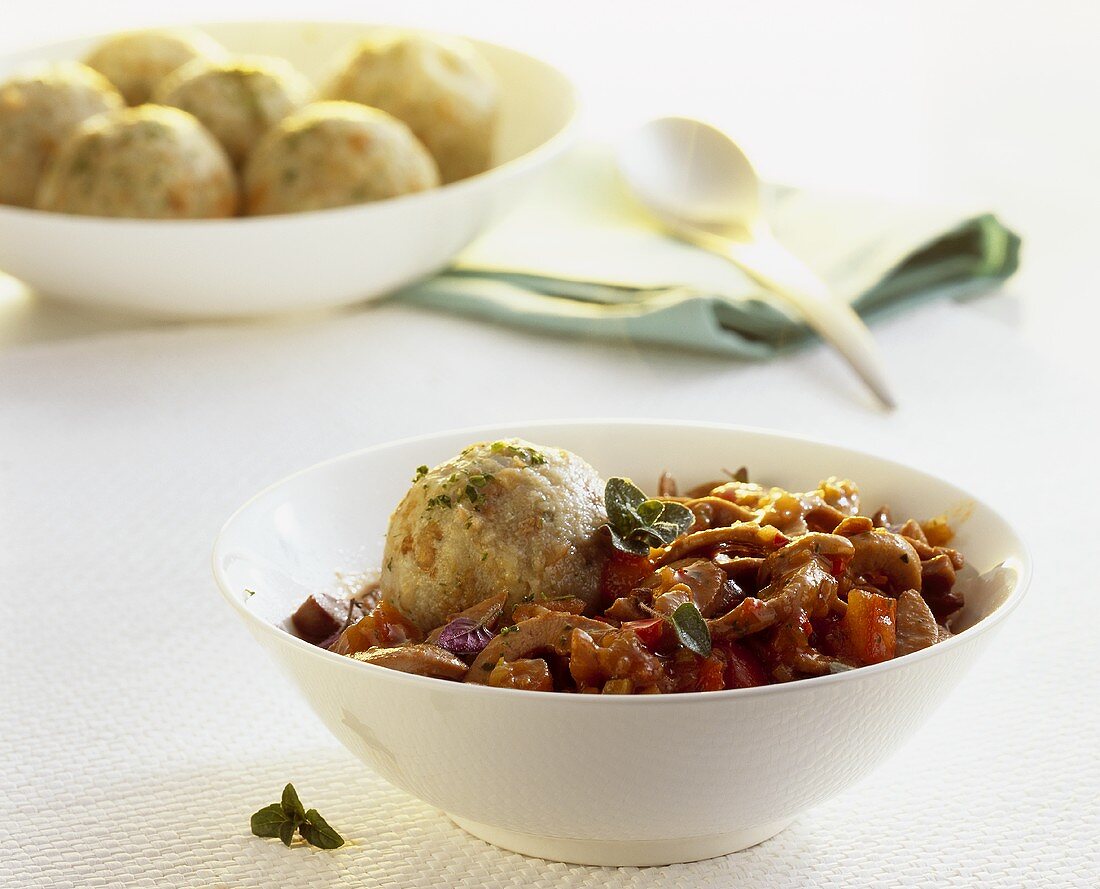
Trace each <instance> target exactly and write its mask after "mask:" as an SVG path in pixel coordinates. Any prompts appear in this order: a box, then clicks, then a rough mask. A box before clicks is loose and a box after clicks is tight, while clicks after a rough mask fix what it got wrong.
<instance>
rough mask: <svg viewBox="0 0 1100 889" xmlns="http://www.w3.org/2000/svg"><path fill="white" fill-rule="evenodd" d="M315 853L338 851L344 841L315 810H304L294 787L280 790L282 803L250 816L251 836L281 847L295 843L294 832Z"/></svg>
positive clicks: (264, 808)
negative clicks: (274, 841) (274, 839)
mask: <svg viewBox="0 0 1100 889" xmlns="http://www.w3.org/2000/svg"><path fill="white" fill-rule="evenodd" d="M295 831H297V832H298V834H299V835H300V836H301V837H302V839H303V840H305V841H306V842H307V843H309V844H310V845H311V846H316V847H317V848H318V849H338V848H339V847H340V846H342V845H344V838H343V837H342V836H340V834H338V833H337V832H336V831H335V830H333V829H332V828H331V827H329V824H328V822H327V821H325V819H324V818H322V817H321V815H320V813H319V812H318V811H317V810H316V809H308V810H307V809H305V808H303V807H302V801H301V800H300V799H298V791H296V790H295V789H294V785H293V784H288V785H287V786H286V787H284V788H283V798H282V801H281V802H277V803H272V804H271V805H270V806H264V807H263V808H262V809H260V811H258V812H256V813H255V814H254V815H253V816H252V832H253V833H254V834H255V835H256V836H258V837H278V838H279V839H280V840H282V841H283V845H284V846H289V845H290V843H291V841H292V840H293V839H294V832H295Z"/></svg>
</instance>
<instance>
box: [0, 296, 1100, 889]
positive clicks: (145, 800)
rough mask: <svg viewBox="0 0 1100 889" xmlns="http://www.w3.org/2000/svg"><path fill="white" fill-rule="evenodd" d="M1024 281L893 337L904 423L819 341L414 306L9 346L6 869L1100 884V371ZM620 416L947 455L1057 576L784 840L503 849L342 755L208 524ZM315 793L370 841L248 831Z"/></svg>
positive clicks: (429, 881)
mask: <svg viewBox="0 0 1100 889" xmlns="http://www.w3.org/2000/svg"><path fill="white" fill-rule="evenodd" d="M996 299H999V300H1001V301H1002V302H1001V303H997V302H995V301H992V300H990V301H985V302H983V303H977V304H972V305H969V306H958V305H953V304H944V305H936V306H928V307H925V308H922V309H920V310H918V311H917V312H916V313H914V314H912V315H910V316H906V317H904V318H900V319H895V320H893V321H890V322H887V323H884V324H883V325H880V326H878V327H877V328H876V334H877V336H878V337H879V339H880V342H881V343H882V346H883V348H884V351H885V353H886V354H887V356H888V359H889V364H890V369H891V375H892V377H893V379H894V380H895V381H896V385H897V395H898V397H899V401H900V403H901V405H902V408H901V410H900V411H899V412H898V413H897V414H895V415H894V416H890V417H887V416H885V415H882V414H879V413H876V412H875V411H874V410H872V409H871V408H870V407H869V406H868V405H867V403H866V402H865V401H864V395H863V393H862V392H861V391H860V390H859V389H858V387H857V385H856V383H854V382H853V381H852V380H851V378H850V377H849V376H848V374H847V373H846V372H845V371H844V370H843V368H842V367H841V366H840V365H839V363H838V361H837V360H836V359H835V358H834V357H833V356H832V355H831V354H829V353H828V352H827V351H825V350H824V349H821V348H815V349H812V350H810V351H807V352H804V353H802V354H800V355H797V356H795V357H793V358H789V359H786V360H784V361H781V362H777V363H773V364H769V365H760V366H757V365H745V364H738V363H736V362H730V361H725V360H720V359H712V358H704V357H698V356H687V355H681V354H667V355H666V354H654V353H653V352H652V351H650V350H647V352H646V353H645V354H641V353H639V352H638V351H637V350H636V349H634V348H632V347H630V346H629V345H625V344H624V345H615V344H610V345H609V344H596V343H583V342H568V341H564V340H557V339H550V338H537V337H534V336H530V335H526V334H523V333H517V332H513V331H504V330H501V329H497V328H493V327H485V326H479V325H477V324H475V323H473V322H469V321H463V320H459V319H454V318H449V317H441V316H435V315H431V314H427V313H424V312H420V311H416V310H413V309H408V308H402V307H400V306H396V305H384V306H381V307H378V308H375V309H371V310H364V311H361V312H357V313H349V314H345V315H341V316H335V317H330V318H323V319H316V320H312V321H306V322H299V323H296V324H271V325H256V326H246V325H240V326H235V325H227V326H208V327H203V326H198V327H192V328H173V327H167V328H160V329H156V330H151V331H144V332H129V333H123V334H108V335H100V336H95V335H93V336H89V337H86V338H84V339H73V340H70V341H65V342H56V343H49V344H44V345H30V346H22V347H18V348H13V349H11V350H9V351H8V352H6V353H4V354H0V575H2V589H0V605H2V609H0V726H2V728H0V732H2V738H0V741H2V743H0V810H2V811H3V813H4V814H3V817H2V818H0V886H3V887H4V889H7V887H68V886H94V887H115V886H140V887H162V886H165V887H198V886H202V887H251V886H256V887H259V886H281V887H315V886H329V887H352V886H365V887H381V886H387V887H441V886H461V887H475V886H477V887H480V886H489V887H496V886H516V887H518V886H528V885H530V886H545V887H549V886H555V887H557V886H575V887H579V886H619V887H626V886H629V887H648V886H677V887H688V886H691V887H696V886H733V885H737V886H742V885H743V886H775V887H804V886H809V885H815V886H827V887H841V886H845V887H847V886H859V885H876V886H912V887H931V886H960V887H961V886H975V885H979V883H980V884H981V885H983V886H992V887H1003V889H1010V887H1011V889H1017V887H1022V886H1047V885H1049V886H1082V887H1085V886H1089V887H1095V886H1097V885H1100V802H1098V792H1100V765H1098V763H1100V760H1098V758H1097V745H1098V743H1100V708H1098V706H1097V705H1098V701H1100V695H1098V692H1100V679H1098V676H1100V673H1098V671H1097V670H1096V669H1095V666H1094V664H1095V648H1096V646H1095V621H1096V613H1097V605H1096V603H1097V584H1096V580H1095V569H1094V560H1095V545H1094V543H1091V541H1092V540H1093V539H1094V532H1093V531H1092V528H1093V527H1094V525H1095V504H1096V502H1097V501H1096V496H1095V495H1096V493H1097V490H1096V485H1095V478H1094V477H1092V478H1086V479H1085V484H1087V485H1089V486H1090V488H1091V490H1089V491H1087V492H1083V491H1082V490H1081V488H1080V485H1081V484H1082V477H1081V469H1082V468H1083V467H1085V466H1086V465H1093V464H1092V460H1093V454H1094V448H1095V433H1096V425H1097V424H1096V419H1095V409H1096V398H1095V390H1094V388H1092V387H1091V386H1089V385H1088V381H1085V380H1080V379H1075V378H1074V376H1073V374H1071V373H1069V372H1068V371H1067V369H1066V368H1063V367H1060V366H1058V365H1056V364H1052V363H1050V362H1049V361H1048V360H1047V359H1046V358H1044V357H1043V356H1041V355H1037V354H1034V353H1030V352H1029V351H1028V349H1027V348H1026V347H1025V346H1023V345H1021V341H1020V339H1019V338H1018V337H1016V336H1014V335H1013V333H1012V331H1011V329H1010V328H1009V326H1007V325H1006V323H1005V322H1002V321H1001V320H998V319H997V317H996V312H995V311H994V309H995V308H996V307H997V306H998V305H1000V306H1002V307H1003V306H1004V305H1009V304H1010V303H1008V302H1007V301H1008V300H1009V299H1010V298H1009V297H998V298H996ZM1093 382H1094V381H1093ZM609 415H610V416H616V415H617V416H653V417H681V418H687V419H707V420H722V421H730V422H745V423H751V424H755V425H762V426H772V427H777V428H780V429H785V430H790V431H795V432H802V433H808V434H812V435H815V436H820V437H824V438H829V439H833V440H836V441H839V442H842V443H845V444H850V445H855V446H859V447H863V448H866V449H870V450H873V451H876V452H880V453H885V454H890V455H892V456H894V457H897V458H898V459H901V460H906V461H911V462H913V463H915V464H917V465H919V466H921V467H924V468H927V469H929V470H931V471H934V472H938V473H942V474H944V475H946V476H947V477H949V478H951V479H954V480H956V481H958V482H961V483H962V484H964V485H965V486H967V487H970V488H972V489H973V490H974V491H975V492H976V493H978V494H979V495H981V496H983V497H985V498H987V499H988V500H990V501H991V502H992V503H993V504H994V505H995V506H998V507H1000V508H1002V509H1004V511H1005V512H1007V513H1008V515H1009V516H1010V517H1011V518H1013V519H1014V520H1015V521H1016V522H1018V523H1020V524H1021V526H1022V527H1023V530H1024V533H1025V535H1026V536H1027V538H1028V540H1029V541H1030V544H1031V546H1032V547H1033V549H1034V554H1035V557H1036V561H1037V571H1036V575H1035V583H1034V587H1033V590H1032V593H1031V596H1030V598H1029V599H1028V600H1027V601H1026V602H1025V603H1024V605H1023V606H1022V607H1021V609H1020V610H1019V611H1018V612H1017V614H1016V615H1015V616H1014V618H1013V619H1012V620H1011V621H1010V622H1009V623H1008V625H1007V626H1006V628H1005V630H1004V632H1003V634H1002V635H1001V636H1000V637H999V638H998V639H997V640H996V644H995V645H994V646H993V649H992V651H991V653H990V655H989V656H988V657H986V658H985V659H984V660H983V661H982V662H981V663H980V664H979V666H978V667H977V668H976V669H975V670H974V671H973V672H972V673H971V674H970V675H969V676H968V677H967V678H966V680H965V681H964V682H963V684H962V685H961V686H960V688H959V689H958V690H957V692H956V693H955V694H954V695H953V696H952V698H951V699H950V701H949V702H948V703H947V704H946V705H945V706H944V707H943V708H942V709H941V710H940V711H939V712H938V713H936V715H935V716H934V718H933V719H932V721H931V722H930V723H929V724H928V726H927V727H926V728H925V729H924V730H922V731H921V733H920V734H919V735H918V736H917V737H915V738H914V739H913V740H912V741H911V742H910V743H908V744H907V745H906V746H905V747H904V749H903V750H902V751H901V752H900V753H898V754H897V756H895V757H894V758H893V759H892V760H891V761H890V762H889V763H888V764H887V765H885V766H884V767H882V768H881V769H879V770H878V771H877V772H876V773H875V774H874V775H873V776H872V777H870V778H868V779H867V780H865V781H863V782H862V783H861V784H860V785H858V786H857V787H855V788H853V789H852V790H851V791H849V792H848V793H845V794H844V795H843V796H841V797H838V798H837V799H835V800H833V801H831V802H829V803H827V804H825V805H822V806H820V807H818V808H816V809H814V810H813V811H810V812H808V813H806V814H805V815H804V816H803V817H801V818H800V819H799V820H798V821H797V822H796V823H795V824H794V825H793V826H792V827H790V828H789V829H788V830H786V831H785V832H783V833H782V834H780V835H779V836H777V837H776V838H774V839H772V840H769V841H768V842H766V843H764V844H762V845H761V846H759V847H757V848H754V849H751V850H749V851H746V852H743V853H739V854H735V855H732V856H728V857H726V858H721V859H717V860H713V861H707V862H700V863H696V864H688V865H679V866H672V867H668V868H663V869H622V870H610V869H596V868H585V867H577V866H569V865H562V864H550V863H547V862H543V861H538V860H533V859H527V858H523V857H521V856H518V855H514V854H511V853H507V852H503V851H499V850H497V849H494V848H492V847H490V846H487V845H485V844H484V843H482V842H480V841H478V840H475V839H472V838H471V837H469V836H467V835H465V834H464V833H463V832H462V831H460V830H459V829H458V828H456V827H454V826H453V825H452V824H451V823H450V822H449V821H447V820H446V819H445V818H444V817H443V816H441V815H440V814H439V813H437V812H436V811H434V810H432V809H431V808H429V807H427V806H425V805H423V804H421V803H419V802H417V801H415V800H413V799H411V798H409V797H407V796H405V795H404V794H403V793H401V792H399V791H396V790H394V789H392V788H390V787H388V786H387V785H385V784H384V783H383V782H381V781H380V780H379V779H377V778H376V777H374V776H373V775H372V774H371V773H370V772H368V771H367V770H366V769H365V768H364V767H362V766H360V765H359V764H358V763H357V761H355V760H353V759H352V757H351V756H350V755H349V754H347V753H346V752H344V750H343V749H342V748H340V747H339V746H337V744H336V743H335V742H334V741H333V740H332V739H331V738H330V737H329V736H328V735H327V733H326V732H325V730H324V729H323V728H322V727H321V726H320V725H319V724H318V723H317V722H316V720H315V719H314V718H313V717H312V715H311V713H310V711H309V710H308V708H307V707H306V705H305V704H304V703H303V702H302V701H300V700H298V699H297V698H296V697H295V695H294V694H293V693H292V692H291V690H290V688H289V686H288V684H287V683H286V682H285V681H284V680H283V678H282V677H281V676H280V675H278V674H277V673H276V671H275V669H274V667H273V666H272V665H271V664H270V663H268V661H267V660H266V659H265V657H264V656H263V654H262V653H261V651H260V650H259V648H258V647H257V646H256V645H254V644H253V642H252V641H251V639H250V638H249V637H248V635H247V633H246V631H245V629H244V628H243V626H241V625H240V624H239V623H238V621H237V620H236V618H235V617H234V616H233V614H232V613H231V612H230V610H229V609H228V608H227V607H226V606H225V605H224V604H223V603H222V602H221V601H220V597H219V596H218V594H217V592H216V590H215V588H214V585H213V582H212V580H211V577H210V572H209V567H208V558H209V550H210V545H211V542H212V540H213V538H214V535H215V534H216V532H217V530H218V527H219V525H220V523H221V522H222V521H223V519H224V518H225V517H226V516H227V515H228V514H229V513H230V512H231V511H232V510H233V509H234V508H235V507H236V506H237V505H239V504H240V503H241V502H242V501H243V500H244V499H245V498H247V497H248V496H249V495H250V494H252V493H253V492H254V491H255V490H257V489H258V488H259V487H261V486H262V485H265V484H267V483H269V482H272V481H274V480H276V479H278V478H279V477H281V476H283V475H284V474H286V473H288V472H290V471H293V470H295V469H298V468H300V467H302V466H305V465H307V464H310V463H312V462H314V461H317V460H321V459H323V458H326V457H330V456H333V455H336V454H339V453H341V452H344V451H347V450H351V449H354V448H358V447H361V446H364V445H368V444H372V443H375V442H381V441H384V440H387V439H392V438H396V437H400V436H405V435H410V434H415V433H422V432H429V431H434V430H440V429H444V428H448V427H455V426H462V425H467V424H477V423H485V422H497V421H507V420H510V419H516V420H519V419H529V418H535V417H554V416H559V417H562V416H564V417H568V416H609ZM1086 460H1088V461H1089V463H1088V464H1086ZM1089 553H1091V557H1090V555H1089ZM747 754H749V759H748V762H749V767H751V752H747ZM852 755H853V756H858V755H859V751H856V750H853V751H852ZM737 767H743V766H740V765H739V764H737V763H731V768H737ZM639 780H640V781H644V780H645V774H644V764H640V767H639ZM286 781H293V782H294V783H295V784H296V786H297V787H298V789H299V791H300V793H301V795H302V798H303V800H304V801H305V802H306V804H307V805H309V806H316V807H317V808H318V809H320V810H321V812H322V813H323V814H324V815H325V817H326V818H328V819H329V821H330V822H331V823H332V824H333V825H334V826H336V827H337V828H338V829H339V830H340V831H341V832H342V833H343V835H344V836H345V837H347V839H348V840H349V842H348V845H347V846H346V847H344V848H342V849H340V850H337V851H334V852H320V851H315V850H312V849H307V848H303V847H298V846H295V847H294V848H291V849H286V848H284V847H283V846H281V845H280V844H279V843H277V842H276V841H265V840H260V839H257V838H255V837H252V836H251V835H250V834H249V827H248V818H249V815H250V814H251V813H252V812H253V811H254V810H255V809H257V808H259V807H260V806H261V805H264V804H266V803H269V802H271V801H273V800H274V799H276V798H277V796H278V793H279V791H280V788H281V787H282V785H283V784H284V783H285V782H286ZM517 792H520V793H522V792H523V791H522V788H517ZM531 804H532V805H536V806H537V805H538V800H531Z"/></svg>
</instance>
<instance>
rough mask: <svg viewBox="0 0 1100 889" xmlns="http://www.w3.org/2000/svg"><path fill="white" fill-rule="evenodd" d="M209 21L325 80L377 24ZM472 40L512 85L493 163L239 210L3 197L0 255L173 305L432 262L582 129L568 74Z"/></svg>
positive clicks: (38, 278) (232, 309)
mask: <svg viewBox="0 0 1100 889" xmlns="http://www.w3.org/2000/svg"><path fill="white" fill-rule="evenodd" d="M199 27H201V28H202V30H204V31H206V32H207V33H209V34H210V35H211V36H213V37H214V38H215V39H217V40H219V41H220V42H222V43H223V44H225V46H227V47H228V48H229V49H230V50H233V51H236V52H242V53H259V54H263V55H274V56H282V57H284V58H286V59H288V60H289V61H290V62H291V63H292V64H294V65H295V66H296V67H298V68H299V69H300V70H301V71H302V72H303V73H304V74H306V75H307V76H309V77H310V78H312V79H313V80H314V81H315V82H321V81H323V79H324V78H325V77H326V76H327V74H328V72H330V71H331V70H332V69H333V68H334V67H335V66H336V65H338V64H339V61H340V59H341V56H342V55H343V54H344V53H345V52H346V51H347V49H348V48H349V47H350V46H351V45H352V44H353V43H354V42H355V40H356V38H357V37H358V36H360V35H362V34H363V33H364V32H365V31H367V30H369V29H370V28H371V27H372V26H370V25H365V24H353V23H337V22H325V23H322V22H241V23H233V24H225V23H222V24H210V25H200V26H199ZM102 36H103V35H99V36H96V37H88V38H84V39H80V40H72V41H68V42H65V43H56V44H53V45H51V46H46V47H41V48H38V49H33V50H27V51H24V52H20V53H17V54H14V55H8V56H6V57H4V58H2V59H0V81H2V80H4V79H6V78H7V77H8V76H9V75H10V74H11V73H13V72H14V71H16V70H18V69H19V68H21V67H23V66H25V65H27V64H30V63H33V62H37V61H42V60H49V59H80V58H83V57H84V56H85V55H86V53H87V52H88V50H89V48H90V47H92V46H93V45H94V44H95V43H96V42H97V41H98V40H100V39H101V38H102ZM467 39H470V38H467ZM470 42H471V43H473V44H474V45H475V46H476V47H477V49H478V50H479V51H480V52H481V53H482V55H484V57H485V58H486V59H487V60H488V62H489V64H490V65H491V66H492V67H493V69H494V70H495V71H496V72H497V74H498V76H499V79H500V82H501V88H502V95H501V110H500V123H499V127H498V133H497V143H496V146H495V149H496V165H495V166H494V167H493V169H491V170H489V171H488V172H485V173H482V174H480V175H478V176H473V177H471V178H469V179H465V180H463V181H461V182H456V183H453V184H451V185H446V186H444V187H442V188H437V189H432V190H431V191H427V192H421V193H419V194H414V195H409V196H405V197H401V198H397V199H394V200H388V201H379V202H375V203H371V204H360V205H357V206H353V207H343V208H339V209H334V210H323V211H318V212H311V213H296V214H292V215H287V216H268V217H252V218H241V219H230V220H187V221H169V220H132V219H96V218H89V217H78V216H67V215H64V214H60V213H45V212H42V211H38V210H28V209H23V208H18V207H9V206H4V205H0V269H2V270H3V271H5V272H7V273H8V274H10V275H13V276H15V277H16V278H20V279H21V280H23V281H25V282H26V283H27V284H29V285H31V286H32V287H33V288H35V289H36V290H38V291H40V292H41V293H44V294H47V295H50V296H54V297H60V298H64V299H67V300H70V301H74V302H81V303H89V304H93V305H100V306H109V307H114V308H123V309H129V310H135V311H139V312H143V313H146V314H150V315H157V316H161V317H175V318H196V317H232V316H247V315H257V314H268V313H279V312H289V311H300V310H308V309H320V308H330V307H334V306H340V305H347V304H350V303H354V302H360V301H363V300H366V299H370V298H373V297H379V296H382V295H384V294H386V293H389V292H390V291H393V290H395V289H397V288H398V287H401V286H402V285H404V284H408V283H410V282H412V281H415V280H417V279H419V278H422V277H425V276H427V275H430V274H432V273H433V272H435V271H437V270H439V269H440V268H442V267H443V266H445V265H446V264H447V263H448V261H449V260H450V259H451V258H453V257H454V255H455V254H456V253H458V251H460V250H461V249H462V248H463V247H465V246H466V245H467V244H468V243H469V242H470V241H471V240H473V238H474V237H475V236H476V235H477V234H478V233H480V232H481V231H482V230H483V229H484V228H485V227H486V226H488V225H489V224H490V223H491V222H492V221H494V219H496V218H497V217H498V216H499V215H500V214H501V213H502V212H503V211H505V210H507V209H508V208H510V207H511V206H512V205H513V204H514V203H515V202H516V200H517V199H518V198H519V197H520V196H521V195H522V194H523V191H524V189H525V187H526V185H527V184H528V183H529V182H530V180H531V179H532V177H533V176H535V175H536V174H537V173H539V172H540V171H542V170H543V169H544V168H545V167H546V165H547V164H548V163H549V162H550V161H551V160H553V159H554V158H556V157H557V156H558V155H559V154H560V153H561V152H562V151H563V150H564V149H565V148H566V147H567V145H568V144H569V143H570V142H571V141H572V133H573V126H572V124H573V121H574V118H575V116H576V98H575V95H574V91H573V87H572V86H571V84H570V82H569V81H568V79H567V78H566V77H565V75H563V74H562V73H561V72H560V71H558V70H556V69H555V68H552V67H551V66H550V65H547V64H546V63H545V62H541V61H539V60H538V59H534V58H531V57H530V56H527V55H524V54H523V53H519V52H516V51H515V50H511V49H506V48H504V47H502V46H496V45H494V44H491V43H483V42H481V41H479V40H473V39H470Z"/></svg>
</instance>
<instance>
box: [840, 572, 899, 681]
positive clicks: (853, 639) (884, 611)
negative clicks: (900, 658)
mask: <svg viewBox="0 0 1100 889" xmlns="http://www.w3.org/2000/svg"><path fill="white" fill-rule="evenodd" d="M897 609H898V603H897V600H896V599H891V598H890V597H889V596H880V595H879V594H878V593H872V592H870V591H869V590H862V589H854V590H852V591H851V592H850V593H849V594H848V611H847V613H846V614H845V615H844V629H845V631H846V635H847V637H848V644H849V646H850V648H851V653H852V656H853V657H854V658H855V659H856V660H857V661H859V662H860V663H861V664H864V665H866V664H877V663H879V662H881V661H888V660H890V659H891V658H893V656H894V648H895V645H896V643H897V634H896V629H895V628H896V625H897V624H896V622H897Z"/></svg>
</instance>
